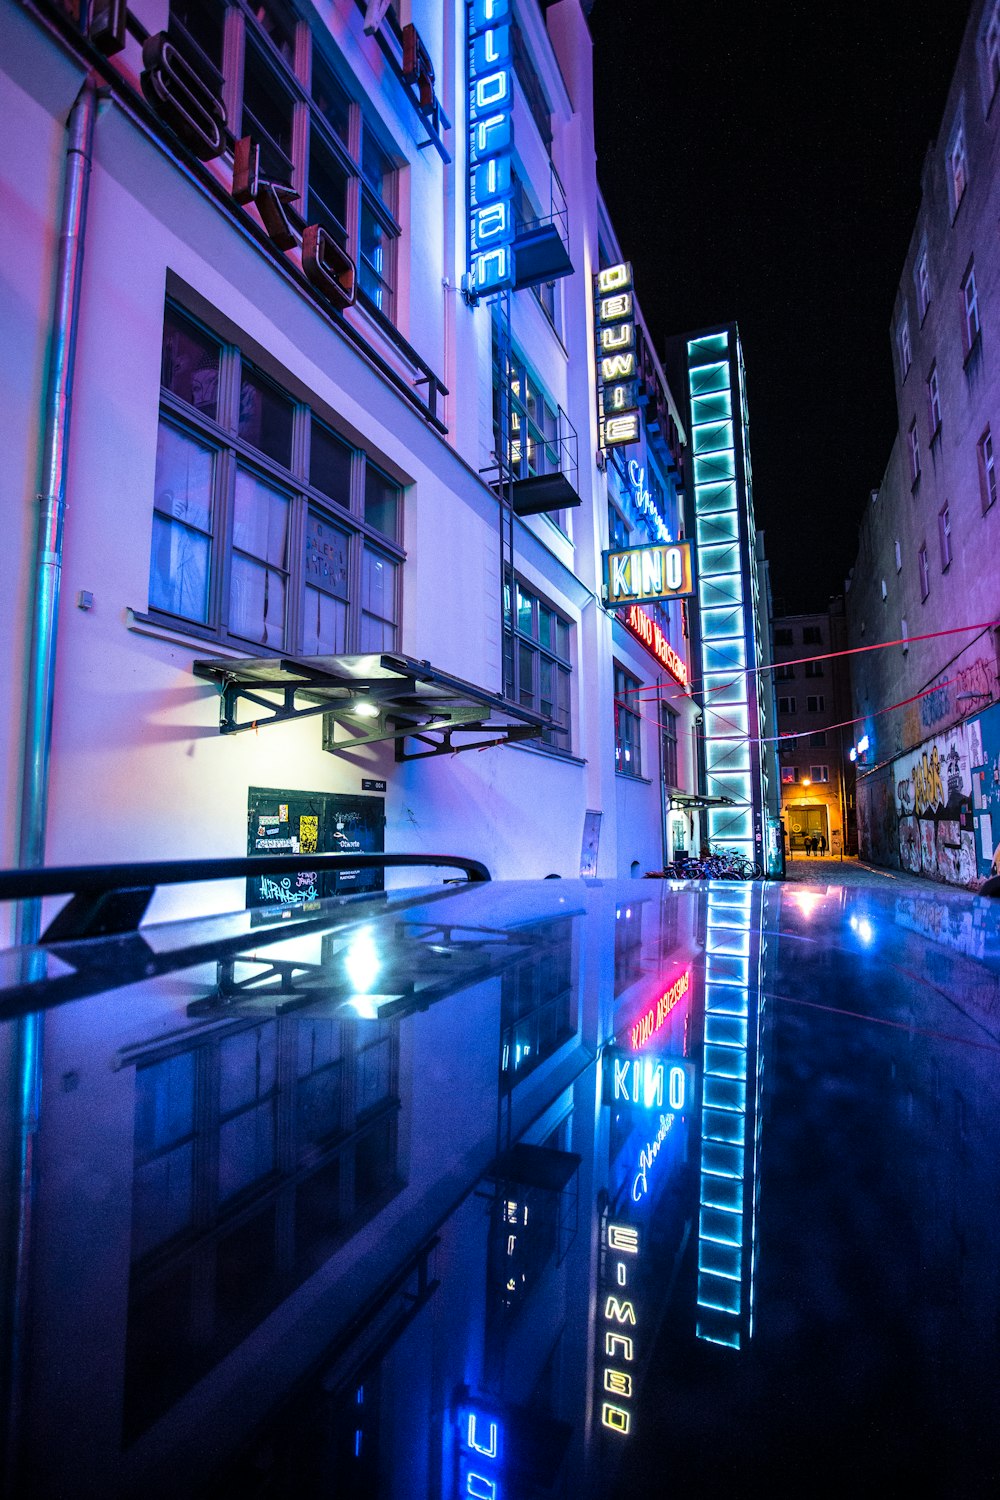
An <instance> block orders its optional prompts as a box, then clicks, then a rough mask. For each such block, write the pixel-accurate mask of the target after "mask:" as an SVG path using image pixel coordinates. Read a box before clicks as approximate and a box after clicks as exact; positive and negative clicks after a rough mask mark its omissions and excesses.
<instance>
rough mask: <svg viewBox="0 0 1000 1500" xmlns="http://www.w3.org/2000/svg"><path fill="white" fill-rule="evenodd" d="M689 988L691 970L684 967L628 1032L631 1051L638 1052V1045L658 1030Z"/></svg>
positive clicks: (640, 1045) (644, 1043) (644, 1042)
mask: <svg viewBox="0 0 1000 1500" xmlns="http://www.w3.org/2000/svg"><path fill="white" fill-rule="evenodd" d="M690 988H691V970H690V969H685V970H684V973H683V974H680V975H678V977H677V978H676V979H675V980H674V982H673V984H671V985H670V987H669V988H668V989H665V990H664V991H663V994H662V995H661V996H660V998H659V999H658V1000H657V1001H656V1003H655V1005H651V1006H650V1007H649V1009H648V1010H647V1011H645V1013H644V1014H643V1015H642V1016H640V1018H639V1020H638V1021H636V1023H635V1025H634V1026H633V1027H632V1029H631V1031H630V1032H629V1046H630V1047H631V1049H632V1051H633V1052H638V1050H639V1048H640V1047H645V1045H646V1043H647V1042H648V1041H649V1039H650V1037H651V1036H653V1035H654V1034H655V1033H656V1032H657V1031H659V1029H660V1027H661V1026H662V1025H663V1024H664V1022H665V1021H666V1020H667V1017H668V1016H669V1015H670V1014H671V1012H672V1011H673V1010H674V1009H675V1007H676V1006H677V1005H679V1004H680V1002H681V1001H682V1000H683V999H684V996H685V995H686V994H687V992H688V990H689V989H690Z"/></svg>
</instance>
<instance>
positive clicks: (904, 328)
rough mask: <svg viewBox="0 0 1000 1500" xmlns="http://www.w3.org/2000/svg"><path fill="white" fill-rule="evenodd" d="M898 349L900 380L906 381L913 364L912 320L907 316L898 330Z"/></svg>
mask: <svg viewBox="0 0 1000 1500" xmlns="http://www.w3.org/2000/svg"><path fill="white" fill-rule="evenodd" d="M896 348H897V351H898V353H899V378H900V380H905V379H906V372H907V371H908V370H909V368H910V365H911V363H912V357H911V354H910V320H909V318H908V317H906V316H905V315H904V317H903V319H902V322H901V323H900V325H899V327H898V328H897V329H896Z"/></svg>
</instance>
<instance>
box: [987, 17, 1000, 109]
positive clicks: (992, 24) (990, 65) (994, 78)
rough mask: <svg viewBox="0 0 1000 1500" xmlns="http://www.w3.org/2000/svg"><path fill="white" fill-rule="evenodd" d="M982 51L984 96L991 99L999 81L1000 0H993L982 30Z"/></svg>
mask: <svg viewBox="0 0 1000 1500" xmlns="http://www.w3.org/2000/svg"><path fill="white" fill-rule="evenodd" d="M983 53H984V61H985V64H986V97H987V99H988V100H989V99H992V98H993V95H994V94H995V93H996V91H997V84H998V83H1000V0H994V5H993V9H992V11H991V12H990V18H989V20H988V21H987V23H986V29H985V31H984V32H983Z"/></svg>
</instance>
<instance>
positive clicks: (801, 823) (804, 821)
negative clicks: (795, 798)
mask: <svg viewBox="0 0 1000 1500" xmlns="http://www.w3.org/2000/svg"><path fill="white" fill-rule="evenodd" d="M785 820H786V823H787V826H788V842H789V846H790V848H791V851H792V853H793V854H804V853H805V852H806V841H807V839H819V840H825V843H820V845H819V846H818V847H819V848H821V849H825V852H826V853H827V854H829V853H830V824H829V821H828V818H827V810H826V808H825V807H824V806H823V805H822V804H820V805H819V806H816V807H809V806H806V805H805V804H803V803H801V802H793V803H792V804H791V806H790V807H787V808H786V810H785Z"/></svg>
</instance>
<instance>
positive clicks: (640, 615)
mask: <svg viewBox="0 0 1000 1500" xmlns="http://www.w3.org/2000/svg"><path fill="white" fill-rule="evenodd" d="M618 618H619V619H620V620H621V622H622V624H623V625H624V626H625V629H626V630H627V631H628V632H629V633H630V634H631V635H634V636H635V638H636V640H637V641H641V642H642V644H643V645H644V646H645V648H646V650H647V651H648V652H649V653H650V655H652V656H655V657H656V660H657V661H658V662H659V663H660V666H661V667H663V668H664V669H665V670H666V671H667V672H669V673H670V675H671V677H672V678H673V679H674V681H675V682H676V683H677V684H678V685H679V686H680V687H687V680H688V674H687V667H686V665H685V664H684V662H683V661H682V660H681V658H680V657H679V656H678V655H677V652H676V651H675V650H674V648H673V646H671V644H670V642H669V641H668V640H667V638H666V636H665V635H664V633H663V631H662V630H661V629H660V627H659V625H657V623H656V621H655V620H654V619H652V618H651V617H650V616H649V615H648V614H647V613H646V611H645V610H644V609H643V608H642V607H641V606H640V605H638V604H633V605H632V606H631V607H630V609H629V611H628V613H627V614H621V615H619V616H618Z"/></svg>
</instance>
